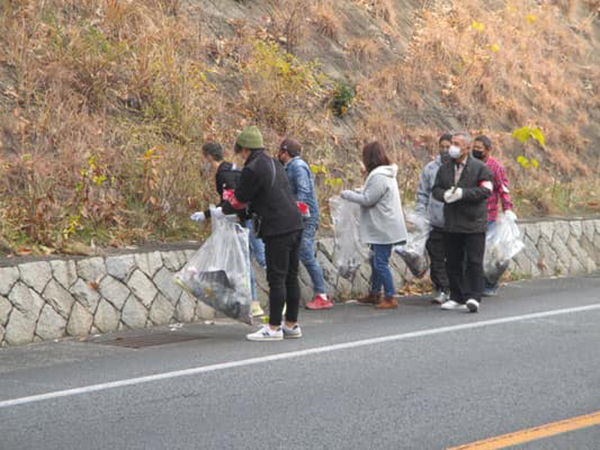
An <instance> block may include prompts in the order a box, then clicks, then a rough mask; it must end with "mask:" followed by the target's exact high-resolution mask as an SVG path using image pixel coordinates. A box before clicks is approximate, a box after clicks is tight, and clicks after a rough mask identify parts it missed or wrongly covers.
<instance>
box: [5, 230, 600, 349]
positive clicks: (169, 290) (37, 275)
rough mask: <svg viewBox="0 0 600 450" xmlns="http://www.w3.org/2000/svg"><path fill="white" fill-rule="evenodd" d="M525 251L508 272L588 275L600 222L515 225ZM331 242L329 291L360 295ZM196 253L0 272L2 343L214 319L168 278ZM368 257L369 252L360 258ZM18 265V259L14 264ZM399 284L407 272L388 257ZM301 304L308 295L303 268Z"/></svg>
mask: <svg viewBox="0 0 600 450" xmlns="http://www.w3.org/2000/svg"><path fill="white" fill-rule="evenodd" d="M519 227H520V229H521V232H522V235H523V240H524V242H525V249H524V250H523V251H522V252H521V253H520V254H519V255H517V256H516V257H515V259H514V261H513V264H512V266H511V270H512V271H513V272H514V273H516V274H517V275H519V276H523V277H533V278H536V277H548V276H567V275H578V274H584V273H590V272H594V271H596V270H598V266H599V265H600V219H581V220H555V221H542V222H535V223H522V224H519ZM333 248H334V242H333V239H331V238H323V239H321V240H320V241H319V242H318V245H317V258H318V260H319V262H320V263H321V265H322V268H323V272H324V275H325V280H326V286H327V289H328V291H329V293H330V294H331V295H332V296H333V297H334V298H335V299H337V300H340V299H348V298H352V297H356V296H359V295H363V294H365V293H366V292H367V291H368V289H369V278H370V275H371V272H370V267H369V265H368V263H367V262H365V263H364V264H363V265H362V267H361V268H360V270H359V272H358V274H357V275H356V277H355V278H354V280H352V282H350V281H348V280H345V279H343V278H341V277H339V276H338V273H337V270H336V269H335V266H334V264H333V256H334V255H333ZM195 251H196V250H195V249H191V248H190V249H187V250H174V251H163V252H159V251H152V252H148V253H134V254H123V255H115V256H107V257H91V258H84V259H77V260H74V259H55V260H50V261H46V260H44V261H36V262H23V263H20V264H19V263H18V262H17V263H16V264H15V265H13V266H6V262H8V261H5V263H4V265H5V267H0V344H1V345H3V346H4V345H17V344H26V343H30V342H36V341H41V340H53V339H60V338H63V337H65V336H86V335H88V334H96V333H109V332H113V331H118V330H124V329H137V328H146V327H152V326H158V325H166V324H171V323H180V322H181V323H186V322H194V321H201V320H206V319H207V318H212V317H214V311H213V310H212V309H211V308H209V307H207V306H205V305H204V304H202V303H200V302H198V301H197V300H196V299H195V298H193V297H191V296H190V295H188V294H187V293H186V292H184V291H182V289H181V288H180V287H179V286H178V285H177V284H176V283H175V282H174V281H173V275H174V274H175V273H176V272H177V271H179V270H180V269H181V268H183V266H184V265H185V263H186V262H187V261H188V260H189V259H190V258H191V257H192V255H194V253H195ZM363 257H364V259H365V260H366V259H367V257H368V252H367V251H366V250H365V253H364V255H363ZM16 261H18V260H16ZM391 268H392V272H393V275H394V278H395V280H396V283H397V286H400V285H402V283H405V282H407V281H410V279H411V274H410V272H409V271H408V270H407V268H406V267H405V265H404V263H403V261H402V260H401V258H399V257H398V256H396V255H394V256H393V257H392V264H391ZM255 271H256V274H257V282H258V292H259V298H260V300H261V302H262V303H263V304H266V302H267V300H268V297H267V292H268V286H267V281H266V276H265V273H264V270H262V269H260V268H259V267H255ZM300 286H301V291H302V301H303V303H306V302H308V301H310V299H311V298H312V296H313V292H312V284H311V282H310V278H309V276H308V273H307V272H306V270H305V269H304V268H303V267H302V266H301V271H300Z"/></svg>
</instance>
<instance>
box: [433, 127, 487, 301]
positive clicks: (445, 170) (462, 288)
mask: <svg viewBox="0 0 600 450" xmlns="http://www.w3.org/2000/svg"><path fill="white" fill-rule="evenodd" d="M471 145H472V138H471V136H470V135H469V134H468V133H466V132H461V133H456V134H454V135H453V136H452V146H451V147H450V149H449V151H448V153H449V155H450V157H451V158H452V161H449V162H446V163H445V164H443V165H442V167H440V169H439V171H438V173H437V176H436V180H435V183H434V186H433V191H432V193H433V197H434V198H435V199H436V200H439V201H441V202H444V222H445V226H444V245H445V247H446V267H447V273H448V278H449V280H450V300H448V301H446V302H445V303H443V304H442V309H444V310H462V311H470V312H477V311H479V305H480V303H481V295H482V293H483V288H484V277H483V254H484V252H485V232H486V227H487V206H486V205H487V199H488V197H489V196H490V195H491V194H492V189H493V185H492V180H493V175H492V172H491V171H490V169H489V168H488V167H487V166H486V165H485V163H483V162H481V161H479V160H477V159H475V158H473V157H471V156H470V151H471Z"/></svg>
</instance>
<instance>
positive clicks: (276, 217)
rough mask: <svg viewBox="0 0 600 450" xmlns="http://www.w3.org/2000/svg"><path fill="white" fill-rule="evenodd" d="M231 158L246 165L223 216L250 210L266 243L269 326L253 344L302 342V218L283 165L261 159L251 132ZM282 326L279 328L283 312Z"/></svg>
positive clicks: (253, 129) (250, 130) (259, 138)
mask: <svg viewBox="0 0 600 450" xmlns="http://www.w3.org/2000/svg"><path fill="white" fill-rule="evenodd" d="M235 152H236V153H238V154H241V156H242V157H243V158H244V159H245V160H246V162H245V164H244V168H243V170H242V176H241V179H240V184H239V186H238V187H237V188H236V189H235V191H234V192H233V193H231V192H229V193H227V192H226V193H225V195H224V198H225V199H226V200H227V201H228V203H226V204H224V205H223V212H225V213H226V214H227V213H232V212H235V211H236V210H239V209H242V208H245V207H247V206H249V207H250V211H251V212H252V214H253V215H254V217H255V218H256V220H255V224H256V226H255V230H256V232H257V233H258V235H259V236H260V237H261V238H262V239H263V241H264V242H265V250H266V252H265V253H266V259H267V280H268V282H269V302H270V315H269V324H268V325H264V326H263V327H262V328H261V329H260V330H258V331H257V332H256V333H252V334H249V335H248V336H247V338H248V340H251V341H274V340H282V339H283V337H284V336H285V337H286V338H299V337H302V331H301V330H300V326H299V325H298V309H299V305H300V285H299V283H298V264H299V252H300V243H301V240H302V229H303V225H302V216H301V214H300V212H299V210H298V206H297V204H296V199H295V198H294V195H293V194H292V190H291V188H290V185H289V182H288V178H287V175H286V173H285V170H284V168H283V166H282V165H281V163H280V162H279V161H277V160H276V159H274V158H272V157H270V156H269V155H268V154H267V153H265V150H264V145H263V139H262V135H261V133H260V131H259V129H258V128H257V127H255V126H250V127H247V128H246V129H244V131H242V133H241V134H240V135H239V136H238V138H237V140H236V143H235ZM284 305H286V308H287V309H286V315H285V322H283V323H282V313H283V306H284Z"/></svg>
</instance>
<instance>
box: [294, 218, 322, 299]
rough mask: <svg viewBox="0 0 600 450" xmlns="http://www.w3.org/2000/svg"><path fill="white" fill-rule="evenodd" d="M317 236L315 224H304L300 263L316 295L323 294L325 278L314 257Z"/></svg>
mask: <svg viewBox="0 0 600 450" xmlns="http://www.w3.org/2000/svg"><path fill="white" fill-rule="evenodd" d="M316 234H317V224H314V223H311V222H304V232H303V233H302V242H301V243H300V261H302V264H304V267H306V271H307V272H308V274H309V275H310V279H311V280H312V283H313V289H314V291H315V295H316V294H325V293H326V292H325V277H323V270H322V269H321V265H320V264H319V262H318V261H317V258H316V257H315V236H316Z"/></svg>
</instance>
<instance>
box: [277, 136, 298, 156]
mask: <svg viewBox="0 0 600 450" xmlns="http://www.w3.org/2000/svg"><path fill="white" fill-rule="evenodd" d="M279 151H280V152H286V153H287V154H288V155H290V156H291V157H292V158H295V157H296V156H300V153H302V145H300V142H298V141H297V140H295V139H292V138H285V139H284V140H283V142H281V144H280V145H279Z"/></svg>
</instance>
